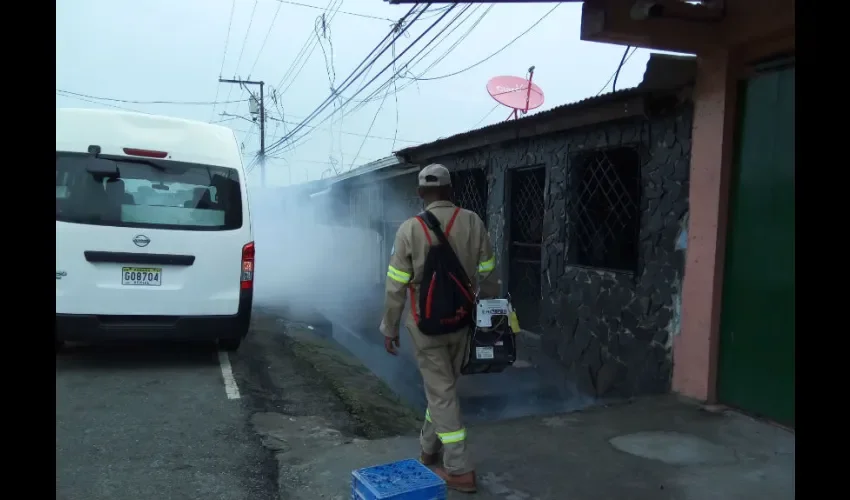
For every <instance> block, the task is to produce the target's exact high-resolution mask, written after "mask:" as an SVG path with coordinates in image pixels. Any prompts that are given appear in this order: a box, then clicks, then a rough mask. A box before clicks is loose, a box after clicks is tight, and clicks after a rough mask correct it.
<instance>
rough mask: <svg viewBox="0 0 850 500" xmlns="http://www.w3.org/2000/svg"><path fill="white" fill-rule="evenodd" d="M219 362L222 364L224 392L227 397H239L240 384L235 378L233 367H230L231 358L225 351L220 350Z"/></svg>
mask: <svg viewBox="0 0 850 500" xmlns="http://www.w3.org/2000/svg"><path fill="white" fill-rule="evenodd" d="M218 364H219V365H221V377H222V378H223V379H224V392H225V394H227V399H239V398H240V397H241V396H240V395H239V386H238V385H236V380H235V379H234V378H233V369H232V368H231V367H230V358H228V357H227V353H226V352H224V351H218Z"/></svg>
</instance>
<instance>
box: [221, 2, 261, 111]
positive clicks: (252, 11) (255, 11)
mask: <svg viewBox="0 0 850 500" xmlns="http://www.w3.org/2000/svg"><path fill="white" fill-rule="evenodd" d="M256 13H257V0H254V7H253V8H252V9H251V17H250V19H248V29H246V30H245V37H244V38H243V39H242V48H241V49H239V58H238V59H236V67H235V68H234V70H233V72H234V74H235V73H237V72H238V71H239V65H240V64H241V63H242V56H243V55H244V54H245V45H246V44H247V43H248V35H250V34H251V26H252V25H253V24H254V14H256ZM219 80H221V77H220V76H219ZM243 90H244V89H243ZM232 92H233V86H232V85H231V86H230V88H229V89H228V90H227V97H226V98H225V100H228V99H230V94H231V93H232ZM242 94H243V92H242V91H240V92H239V96H240V97H242ZM227 107H228V105H227V104H225V105H224V110H225V111H227Z"/></svg>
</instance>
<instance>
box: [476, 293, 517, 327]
mask: <svg viewBox="0 0 850 500" xmlns="http://www.w3.org/2000/svg"><path fill="white" fill-rule="evenodd" d="M509 307H510V305H509V304H508V299H486V300H479V301H478V309H477V311H476V312H477V314H476V321H475V323H476V325H478V326H480V327H484V328H489V327H492V326H493V316H507V315H508V311H509Z"/></svg>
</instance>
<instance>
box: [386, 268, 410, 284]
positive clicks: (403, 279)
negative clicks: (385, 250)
mask: <svg viewBox="0 0 850 500" xmlns="http://www.w3.org/2000/svg"><path fill="white" fill-rule="evenodd" d="M387 277H388V278H390V279H391V280H393V281H398V282H399V283H401V284H403V285H406V284H408V283H410V273H406V272H404V271H399V270H398V269H396V268H394V267H393V266H390V267H389V268H388V269H387Z"/></svg>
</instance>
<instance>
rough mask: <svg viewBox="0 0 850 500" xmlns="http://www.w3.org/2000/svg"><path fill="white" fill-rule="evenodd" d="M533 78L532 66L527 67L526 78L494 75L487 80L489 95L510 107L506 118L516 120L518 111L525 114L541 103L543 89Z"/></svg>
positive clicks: (518, 115) (518, 114)
mask: <svg viewBox="0 0 850 500" xmlns="http://www.w3.org/2000/svg"><path fill="white" fill-rule="evenodd" d="M533 79H534V66H532V67H530V68H528V77H527V78H520V77H518V76H496V77H493V78H491V79H490V80H489V81H488V82H487V93H489V94H490V97H492V98H493V99H495V100H496V102H498V103H499V104H502V105H503V106H507V107H508V108H511V109H512V111H511V114H510V115H508V118H507V120H510V119H514V120H516V119H518V118H519V117H520V113H521V114H523V115H525V114H526V113H528V112H529V111H530V110H532V109H536V108H539V107H540V106H542V105H543V90H542V89H541V88H540V87H538V86H537V85H535V84H534V82H533V81H532V80H533ZM507 120H505V121H507Z"/></svg>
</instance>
